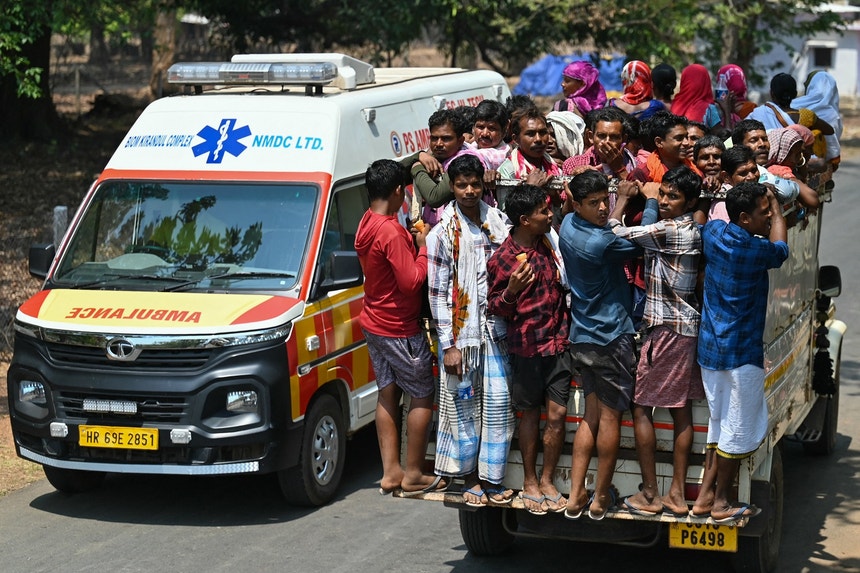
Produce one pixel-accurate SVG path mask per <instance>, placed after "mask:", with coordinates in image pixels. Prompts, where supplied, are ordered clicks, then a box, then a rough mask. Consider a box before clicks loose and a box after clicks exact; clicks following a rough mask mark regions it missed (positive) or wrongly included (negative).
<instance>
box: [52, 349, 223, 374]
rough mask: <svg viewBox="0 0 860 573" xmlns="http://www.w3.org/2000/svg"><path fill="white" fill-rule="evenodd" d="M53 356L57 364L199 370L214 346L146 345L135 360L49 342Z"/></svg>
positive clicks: (207, 359) (100, 350)
mask: <svg viewBox="0 0 860 573" xmlns="http://www.w3.org/2000/svg"><path fill="white" fill-rule="evenodd" d="M46 347H47V349H48V354H49V355H50V357H51V360H53V361H54V362H56V363H57V364H63V365H69V366H84V367H94V366H97V367H99V368H115V369H123V370H160V369H170V370H173V371H176V370H197V369H199V368H202V367H203V366H204V365H205V364H206V362H208V361H209V359H210V358H212V355H213V353H214V352H215V349H212V348H188V349H185V348H180V349H157V350H156V349H144V350H143V352H141V353H140V356H138V357H137V360H134V361H132V362H118V361H116V360H110V359H108V357H107V355H106V354H105V349H104V348H101V347H96V346H77V345H72V344H58V343H55V342H48V343H46Z"/></svg>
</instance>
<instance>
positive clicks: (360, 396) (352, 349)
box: [316, 181, 376, 430]
mask: <svg viewBox="0 0 860 573" xmlns="http://www.w3.org/2000/svg"><path fill="white" fill-rule="evenodd" d="M369 206H370V202H369V200H368V196H367V190H366V189H365V187H364V184H363V181H354V182H351V183H348V184H345V185H344V184H341V185H339V186H337V189H336V191H335V192H334V194H333V196H332V199H331V201H330V203H329V211H328V213H327V217H326V227H325V231H324V234H323V237H322V244H321V247H320V253H319V260H318V261H317V269H318V273H317V281H316V284H317V285H326V284H332V283H336V282H337V280H338V278H339V277H337V276H334V275H335V274H336V266H338V263H339V262H343V261H342V259H344V258H349V259H351V263H352V264H354V265H356V266H357V265H358V257H357V255H356V254H355V235H356V232H357V231H358V224H359V222H360V221H361V218H362V217H363V216H364V213H365V211H367V209H368V207H369ZM338 257H339V258H340V259H341V261H336V260H335V259H336V258H338ZM358 268H360V267H358ZM318 292H319V293H320V296H319V298H318V301H317V302H318V304H319V305H320V307H321V308H324V309H326V312H325V320H324V324H325V329H326V332H325V341H326V345H327V346H328V349H329V351H328V356H329V360H328V361H327V362H326V364H325V365H324V367H325V369H326V372H325V374H324V375H323V373H322V372H320V375H321V376H322V377H324V378H325V379H326V380H327V381H332V380H335V381H337V383H338V384H339V385H340V386H341V388H342V389H343V390H345V391H346V392H347V393H348V395H349V400H348V401H349V426H350V429H351V430H355V429H358V428H359V427H361V426H363V425H365V424H368V423H370V422H371V421H373V415H374V413H375V411H376V384H374V383H373V382H375V376H374V375H373V370H372V368H371V366H370V357H369V354H368V352H367V344H366V343H365V341H364V335H363V334H362V332H361V326H360V324H359V319H358V317H359V313H360V312H361V308H362V300H363V295H364V290H363V288H362V287H361V286H349V287H348V288H339V287H338V286H337V285H336V284H335V286H333V287H328V288H327V289H325V290H322V291H318Z"/></svg>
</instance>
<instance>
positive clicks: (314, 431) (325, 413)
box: [278, 394, 346, 506]
mask: <svg viewBox="0 0 860 573" xmlns="http://www.w3.org/2000/svg"><path fill="white" fill-rule="evenodd" d="M345 453H346V432H345V430H344V423H343V414H342V411H341V408H340V406H339V405H338V403H337V400H335V399H334V398H333V397H332V396H330V395H328V394H322V395H320V396H319V397H318V398H317V399H316V400H315V401H314V402H313V403H312V404H311V406H310V408H309V409H308V411H307V414H305V427H304V434H303V435H302V451H301V452H300V454H299V463H298V465H297V466H295V467H292V468H288V469H286V470H282V471H280V472H278V482H279V483H280V486H281V493H282V494H283V496H284V498H285V499H286V500H287V502H289V503H291V504H293V505H303V506H319V505H325V504H326V503H328V502H329V501H330V500H331V499H332V498H333V497H334V494H335V493H336V492H337V488H338V486H339V485H340V480H341V478H342V477H343V463H344V455H345Z"/></svg>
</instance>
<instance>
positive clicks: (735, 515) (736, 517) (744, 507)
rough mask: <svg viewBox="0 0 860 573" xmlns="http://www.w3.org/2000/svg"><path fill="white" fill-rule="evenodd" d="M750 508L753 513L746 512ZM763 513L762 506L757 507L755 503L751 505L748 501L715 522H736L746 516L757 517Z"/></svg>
mask: <svg viewBox="0 0 860 573" xmlns="http://www.w3.org/2000/svg"><path fill="white" fill-rule="evenodd" d="M747 510H749V511H750V512H751V513H747V514H744V512H745V511H747ZM759 513H761V508H759V507H756V506H754V505H750V504H748V503H742V504H740V505H739V506H738V508H737V510H736V511H735V512H734V513H733V514H731V515H730V516H728V517H723V518H722V519H715V520H714V523H719V524H721V525H725V524H729V523H735V522H736V521H740V520H741V519H744V518H749V517H755V516H756V515H758V514H759Z"/></svg>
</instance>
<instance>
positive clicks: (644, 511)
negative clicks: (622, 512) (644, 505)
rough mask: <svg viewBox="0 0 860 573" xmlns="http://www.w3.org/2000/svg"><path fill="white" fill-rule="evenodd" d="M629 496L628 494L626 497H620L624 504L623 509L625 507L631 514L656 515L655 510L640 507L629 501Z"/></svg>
mask: <svg viewBox="0 0 860 573" xmlns="http://www.w3.org/2000/svg"><path fill="white" fill-rule="evenodd" d="M631 497H632V496H629V495H628V496H626V497H622V498H621V504H622V505H623V506H624V509H626V510H627V511H628V512H629V513H632V514H633V515H641V516H644V517H654V516H655V515H657V512H656V511H651V510H648V509H641V508H638V507H636V506H635V505H633V504H632V503H630V498H631Z"/></svg>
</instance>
